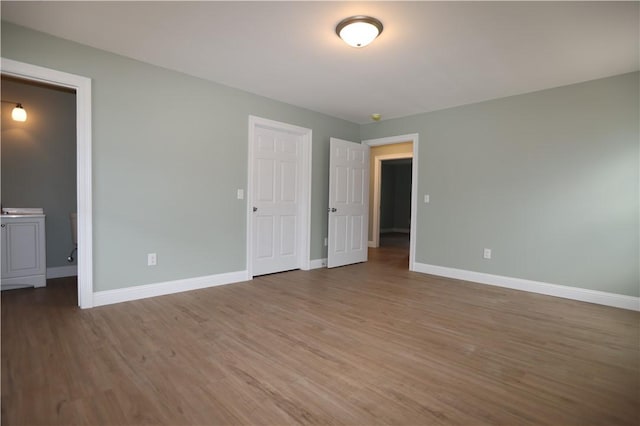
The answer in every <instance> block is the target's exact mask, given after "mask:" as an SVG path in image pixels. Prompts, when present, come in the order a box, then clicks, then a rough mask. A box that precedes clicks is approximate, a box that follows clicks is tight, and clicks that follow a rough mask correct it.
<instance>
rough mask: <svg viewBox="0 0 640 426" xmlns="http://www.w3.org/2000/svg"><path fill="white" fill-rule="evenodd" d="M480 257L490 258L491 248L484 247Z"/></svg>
mask: <svg viewBox="0 0 640 426" xmlns="http://www.w3.org/2000/svg"><path fill="white" fill-rule="evenodd" d="M482 257H484V258H485V259H491V249H488V248H486V249H484V253H483V254H482Z"/></svg>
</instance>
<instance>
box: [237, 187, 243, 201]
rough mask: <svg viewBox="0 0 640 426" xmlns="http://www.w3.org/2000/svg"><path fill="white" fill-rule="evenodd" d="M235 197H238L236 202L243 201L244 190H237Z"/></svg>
mask: <svg viewBox="0 0 640 426" xmlns="http://www.w3.org/2000/svg"><path fill="white" fill-rule="evenodd" d="M237 197H238V200H243V199H244V189H238V193H237Z"/></svg>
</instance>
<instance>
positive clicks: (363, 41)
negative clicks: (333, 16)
mask: <svg viewBox="0 0 640 426" xmlns="http://www.w3.org/2000/svg"><path fill="white" fill-rule="evenodd" d="M381 32H382V22H380V21H379V20H377V19H376V18H372V17H370V16H352V17H350V18H347V19H343V20H342V21H341V22H340V23H339V24H338V26H337V27H336V34H338V37H340V38H341V39H342V40H344V42H345V43H347V44H348V45H349V46H353V47H365V46H366V45H367V44H369V43H371V42H372V41H373V40H375V39H376V37H378V36H379V35H380V33H381Z"/></svg>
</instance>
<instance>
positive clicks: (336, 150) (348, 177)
mask: <svg viewBox="0 0 640 426" xmlns="http://www.w3.org/2000/svg"><path fill="white" fill-rule="evenodd" d="M330 145H331V148H330V149H331V153H330V157H329V252H328V256H327V267H329V268H333V267H336V266H343V265H349V264H352V263H358V262H366V260H367V240H368V229H369V228H368V227H369V146H367V145H361V144H359V143H354V142H348V141H343V140H340V139H335V138H331V141H330Z"/></svg>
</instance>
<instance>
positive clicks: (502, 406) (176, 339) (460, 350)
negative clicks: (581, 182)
mask: <svg viewBox="0 0 640 426" xmlns="http://www.w3.org/2000/svg"><path fill="white" fill-rule="evenodd" d="M407 256H408V255H407V251H406V248H405V247H403V246H402V245H396V246H392V247H387V248H380V249H371V250H370V254H369V257H370V259H371V260H370V261H369V262H367V263H363V264H357V265H351V266H347V267H342V268H337V269H332V270H326V269H318V270H313V271H307V272H305V271H293V272H287V273H282V274H274V275H267V276H263V277H259V278H257V279H254V280H253V281H250V282H247V283H239V284H234V285H229V286H221V287H214V288H210V289H204V290H197V291H191V292H187V293H180V294H175V295H169V296H163V297H157V298H153V299H146V300H138V301H133V302H127V303H122V304H118V305H112V306H104V307H100V308H95V309H92V310H88V311H81V310H79V309H78V308H77V307H75V306H74V305H75V301H76V294H75V285H76V283H75V281H74V279H72V278H60V279H56V280H51V281H50V282H49V283H48V285H47V288H43V289H20V290H12V291H8V292H3V294H2V363H1V365H2V410H1V416H2V419H1V420H2V424H3V425H14V424H16V425H17V424H29V425H38V424H42V425H45V424H46V425H56V424H60V425H62V424H265V425H274V424H390V423H393V424H434V425H439V424H580V425H583V424H630V425H637V424H639V423H640V404H639V403H640V397H639V394H640V314H639V313H637V312H631V311H625V310H620V309H615V308H610V307H605V306H599V305H593V304H588V303H582V302H577V301H571V300H565V299H559V298H554V297H549V296H542V295H538V294H531V293H526V292H520V291H515V290H509V289H503V288H498V287H491V286H485V285H479V284H474V283H468V282H463V281H458V280H453V279H447V278H441V277H434V276H430V275H424V274H418V273H413V272H409V271H408V270H407V266H406V265H407V261H408V258H407Z"/></svg>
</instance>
